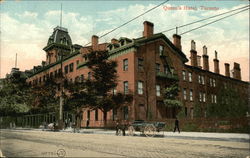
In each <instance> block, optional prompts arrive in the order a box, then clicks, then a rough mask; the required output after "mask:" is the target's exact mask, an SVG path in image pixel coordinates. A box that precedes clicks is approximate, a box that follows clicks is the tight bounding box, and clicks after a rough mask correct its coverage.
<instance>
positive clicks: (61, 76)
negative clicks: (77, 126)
mask: <svg viewBox="0 0 250 158" xmlns="http://www.w3.org/2000/svg"><path fill="white" fill-rule="evenodd" d="M60 27H62V4H61V16H60ZM59 51H60V52H59V53H60V56H61V72H59V75H60V80H59V81H60V82H59V84H60V85H59V86H60V102H59V129H62V128H63V126H64V123H63V105H64V77H63V51H62V49H61V48H59Z"/></svg>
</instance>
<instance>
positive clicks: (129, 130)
mask: <svg viewBox="0 0 250 158" xmlns="http://www.w3.org/2000/svg"><path fill="white" fill-rule="evenodd" d="M134 134H135V129H134V127H133V126H129V127H128V135H129V136H133V135H134Z"/></svg>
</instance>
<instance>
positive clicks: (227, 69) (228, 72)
mask: <svg viewBox="0 0 250 158" xmlns="http://www.w3.org/2000/svg"><path fill="white" fill-rule="evenodd" d="M229 70H230V65H229V64H228V63H225V76H227V77H230V71H229Z"/></svg>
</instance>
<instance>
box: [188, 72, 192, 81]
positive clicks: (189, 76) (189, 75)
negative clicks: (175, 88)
mask: <svg viewBox="0 0 250 158" xmlns="http://www.w3.org/2000/svg"><path fill="white" fill-rule="evenodd" d="M188 80H189V82H192V73H191V72H189V73H188Z"/></svg>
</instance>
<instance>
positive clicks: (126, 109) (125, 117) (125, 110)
mask: <svg viewBox="0 0 250 158" xmlns="http://www.w3.org/2000/svg"><path fill="white" fill-rule="evenodd" d="M123 118H124V120H127V119H128V107H127V106H124V107H123Z"/></svg>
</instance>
